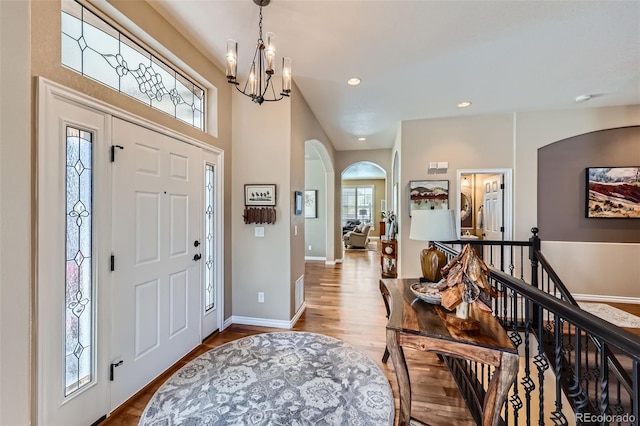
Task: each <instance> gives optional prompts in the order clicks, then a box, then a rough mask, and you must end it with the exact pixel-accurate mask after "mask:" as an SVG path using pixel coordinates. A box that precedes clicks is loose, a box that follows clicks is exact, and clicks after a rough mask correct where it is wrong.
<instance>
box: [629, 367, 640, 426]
mask: <svg viewBox="0 0 640 426" xmlns="http://www.w3.org/2000/svg"><path fill="white" fill-rule="evenodd" d="M631 383H632V384H633V395H635V396H636V397H637V398H632V401H631V415H632V416H633V420H632V424H633V426H639V425H640V362H638V361H636V360H634V361H633V373H632V376H631Z"/></svg>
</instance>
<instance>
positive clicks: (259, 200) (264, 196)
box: [244, 184, 276, 206]
mask: <svg viewBox="0 0 640 426" xmlns="http://www.w3.org/2000/svg"><path fill="white" fill-rule="evenodd" d="M244 205H245V206H275V205H276V186H275V184H273V185H272V184H269V185H252V184H247V185H245V186H244Z"/></svg>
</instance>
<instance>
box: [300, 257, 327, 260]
mask: <svg viewBox="0 0 640 426" xmlns="http://www.w3.org/2000/svg"><path fill="white" fill-rule="evenodd" d="M304 260H327V258H326V257H324V256H305V257H304Z"/></svg>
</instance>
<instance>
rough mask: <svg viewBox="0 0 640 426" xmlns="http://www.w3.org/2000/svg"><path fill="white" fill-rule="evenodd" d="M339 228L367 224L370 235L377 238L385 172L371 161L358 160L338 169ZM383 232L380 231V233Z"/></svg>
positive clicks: (384, 199)
mask: <svg viewBox="0 0 640 426" xmlns="http://www.w3.org/2000/svg"><path fill="white" fill-rule="evenodd" d="M341 179H342V194H341V198H340V199H341V205H340V222H341V227H343V232H344V230H345V229H344V228H345V227H346V226H347V223H349V224H351V223H365V224H369V225H371V231H370V234H369V235H370V236H371V237H373V238H379V237H380V234H381V231H383V230H382V229H381V226H380V222H381V221H382V211H384V210H388V209H389V207H387V172H386V171H385V169H384V168H382V167H381V166H380V165H378V164H376V163H373V162H371V161H358V162H355V163H353V164H351V165H349V166H348V167H347V168H345V169H344V171H343V172H342V176H341ZM382 234H384V231H383V232H382Z"/></svg>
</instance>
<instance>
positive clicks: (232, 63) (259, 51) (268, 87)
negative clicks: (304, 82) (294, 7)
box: [226, 0, 291, 105]
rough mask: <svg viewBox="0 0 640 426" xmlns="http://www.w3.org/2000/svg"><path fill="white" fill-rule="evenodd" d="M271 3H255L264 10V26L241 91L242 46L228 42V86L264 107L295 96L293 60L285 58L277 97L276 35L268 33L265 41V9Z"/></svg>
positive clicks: (260, 29)
mask: <svg viewBox="0 0 640 426" xmlns="http://www.w3.org/2000/svg"><path fill="white" fill-rule="evenodd" d="M270 1H271V0H253V2H254V3H255V4H257V5H258V6H260V23H259V33H258V34H259V35H258V42H257V43H256V52H255V53H254V55H253V62H252V63H251V68H250V69H249V77H248V78H247V81H246V82H245V84H244V87H243V88H242V89H240V83H238V82H237V81H236V77H237V75H238V74H237V71H238V43H237V42H236V41H235V40H227V67H226V68H227V82H229V83H231V84H233V85H235V86H236V89H238V91H239V92H240V93H242V94H243V95H245V96H248V97H250V98H251V100H253V102H255V103H257V104H258V105H261V104H262V103H263V102H265V101H267V102H275V101H280V100H282V99H283V98H284V97H285V96H286V97H289V93H291V58H284V57H283V58H282V91H281V92H280V95H278V96H276V91H275V89H274V87H273V83H272V81H271V78H272V77H273V74H274V62H275V57H276V48H275V46H274V44H273V38H274V35H273V33H267V43H266V44H265V42H264V40H263V38H262V7H263V6H267V5H268V4H269V2H270Z"/></svg>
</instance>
